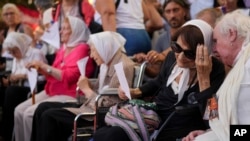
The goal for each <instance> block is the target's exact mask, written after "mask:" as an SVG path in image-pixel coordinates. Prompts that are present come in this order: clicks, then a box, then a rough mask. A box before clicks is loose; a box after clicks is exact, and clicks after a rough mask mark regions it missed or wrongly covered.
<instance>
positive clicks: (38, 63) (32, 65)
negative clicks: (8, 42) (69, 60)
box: [26, 61, 44, 70]
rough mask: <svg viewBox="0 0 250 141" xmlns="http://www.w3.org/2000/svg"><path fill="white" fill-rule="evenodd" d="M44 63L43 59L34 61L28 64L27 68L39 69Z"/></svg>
mask: <svg viewBox="0 0 250 141" xmlns="http://www.w3.org/2000/svg"><path fill="white" fill-rule="evenodd" d="M43 65H44V63H43V62H41V61H32V62H29V63H27V64H26V68H27V69H31V68H35V69H37V70H39V69H40V68H41V67H42V66H43Z"/></svg>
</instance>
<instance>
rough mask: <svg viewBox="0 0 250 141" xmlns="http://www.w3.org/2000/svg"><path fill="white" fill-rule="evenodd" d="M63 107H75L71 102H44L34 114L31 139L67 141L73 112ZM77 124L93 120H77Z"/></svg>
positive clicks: (37, 140)
mask: <svg viewBox="0 0 250 141" xmlns="http://www.w3.org/2000/svg"><path fill="white" fill-rule="evenodd" d="M63 107H77V105H75V104H72V103H59V102H44V103H41V104H40V105H39V106H38V107H37V109H36V111H35V114H34V117H33V125H32V135H31V141H56V140H60V141H67V140H68V137H69V136H70V135H71V134H72V129H73V124H74V118H75V117H76V115H75V114H73V113H71V112H69V111H68V110H65V109H63ZM78 125H80V126H89V125H93V122H90V121H86V120H84V119H81V120H79V122H78Z"/></svg>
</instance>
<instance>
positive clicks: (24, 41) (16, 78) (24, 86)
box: [3, 32, 47, 140]
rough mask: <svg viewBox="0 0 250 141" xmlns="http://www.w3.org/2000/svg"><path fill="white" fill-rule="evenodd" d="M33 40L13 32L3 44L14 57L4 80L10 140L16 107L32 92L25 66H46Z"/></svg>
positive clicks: (6, 124) (7, 126) (8, 138)
mask: <svg viewBox="0 0 250 141" xmlns="http://www.w3.org/2000/svg"><path fill="white" fill-rule="evenodd" d="M31 42H32V39H31V38H30V37H29V36H28V35H26V34H23V33H17V32H11V33H9V34H8V36H7V38H6V39H5V41H4V43H3V48H4V50H6V51H8V52H9V53H10V54H11V55H12V56H13V58H14V59H13V63H12V70H11V74H10V76H9V77H8V78H3V82H4V85H5V86H8V87H7V89H6V92H5V99H4V106H3V121H4V122H3V123H4V124H3V128H4V137H5V139H6V140H10V139H11V136H12V128H13V118H14V109H15V107H16V106H17V105H18V104H19V103H21V102H23V101H24V100H26V99H27V94H28V92H29V91H30V89H29V84H28V81H27V75H26V74H27V72H26V68H25V65H26V64H27V63H28V62H31V61H35V60H36V61H41V62H43V63H45V64H46V62H47V61H46V59H45V56H44V55H43V53H42V52H41V51H40V50H38V49H36V48H33V47H31V46H30V45H31Z"/></svg>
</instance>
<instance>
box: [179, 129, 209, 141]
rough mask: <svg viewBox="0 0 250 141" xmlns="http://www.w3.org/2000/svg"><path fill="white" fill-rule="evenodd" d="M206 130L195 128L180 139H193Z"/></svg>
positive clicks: (184, 140)
mask: <svg viewBox="0 0 250 141" xmlns="http://www.w3.org/2000/svg"><path fill="white" fill-rule="evenodd" d="M205 132H206V131H204V130H195V131H192V132H190V133H189V134H188V135H187V136H186V137H184V138H182V141H194V139H195V138H196V137H197V136H199V135H201V134H204V133H205Z"/></svg>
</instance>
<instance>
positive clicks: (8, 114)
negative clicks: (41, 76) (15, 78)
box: [3, 86, 30, 141]
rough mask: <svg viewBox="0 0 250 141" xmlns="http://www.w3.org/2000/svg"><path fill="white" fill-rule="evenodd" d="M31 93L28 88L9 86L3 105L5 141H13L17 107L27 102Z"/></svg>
mask: <svg viewBox="0 0 250 141" xmlns="http://www.w3.org/2000/svg"><path fill="white" fill-rule="evenodd" d="M29 91H30V88H28V87H20V86H9V87H7V88H6V91H5V99H4V105H3V129H4V130H3V138H4V140H5V141H11V138H12V131H13V126H14V110H15V107H16V106H17V105H18V104H20V103H21V102H23V101H25V100H27V95H28V93H29Z"/></svg>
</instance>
